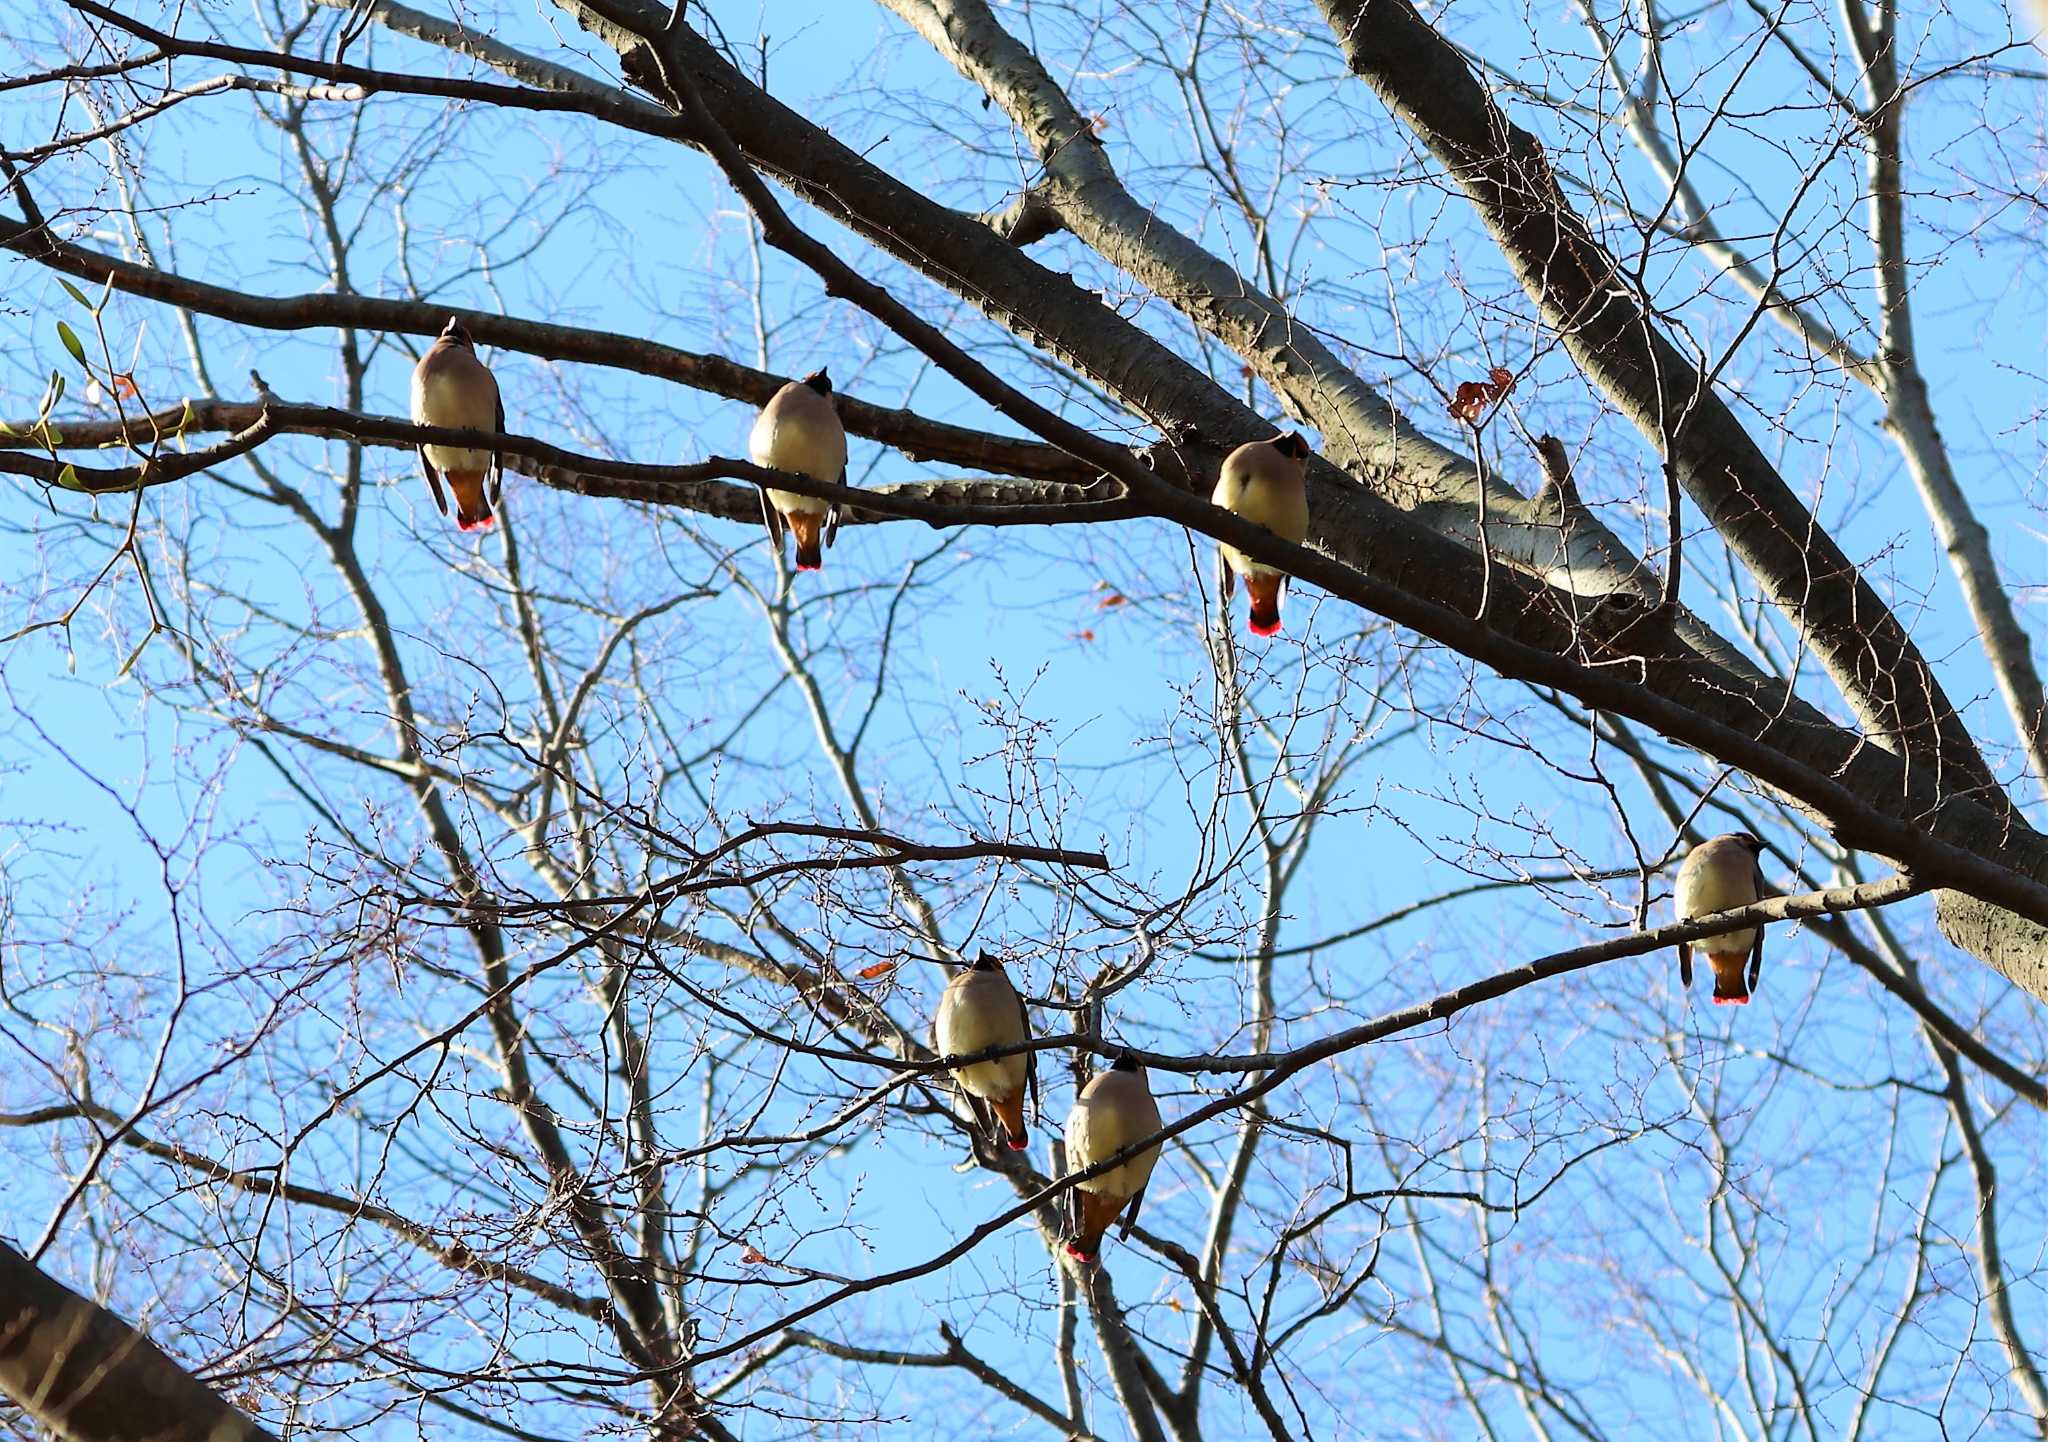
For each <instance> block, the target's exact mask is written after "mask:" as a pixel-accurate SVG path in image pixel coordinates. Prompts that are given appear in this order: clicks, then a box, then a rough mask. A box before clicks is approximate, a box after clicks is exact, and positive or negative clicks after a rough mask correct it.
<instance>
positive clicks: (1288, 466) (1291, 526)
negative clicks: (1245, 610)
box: [1209, 431, 1308, 636]
mask: <svg viewBox="0 0 2048 1442" xmlns="http://www.w3.org/2000/svg"><path fill="white" fill-rule="evenodd" d="M1307 460H1308V442H1307V441H1306V440H1304V439H1302V435H1301V432H1300V431H1289V432H1287V433H1286V434H1285V435H1279V436H1275V437H1273V439H1271V440H1270V441H1247V442H1245V443H1244V444H1243V445H1241V446H1239V447H1238V448H1237V449H1236V450H1234V451H1232V452H1231V453H1230V454H1229V455H1228V456H1225V457H1224V458H1223V471H1222V474H1220V475H1219V476H1217V478H1216V489H1215V491H1214V492H1213V493H1212V494H1211V495H1210V497H1209V500H1210V503H1211V504H1212V505H1218V506H1221V507H1222V508H1223V509H1224V510H1226V511H1229V512H1230V513H1231V514H1232V515H1234V516H1242V517H1244V518H1245V519H1246V520H1247V521H1256V522H1258V524H1260V525H1262V526H1264V527H1265V528H1266V529H1267V530H1269V531H1271V532H1272V533H1273V534H1274V535H1276V536H1278V537H1280V538H1281V539H1282V540H1284V541H1292V542H1293V543H1294V544H1295V545H1297V546H1298V545H1300V544H1301V543H1302V542H1303V541H1304V540H1306V539H1307V538H1308V487H1307V484H1306V483H1305V482H1304V480H1303V478H1302V471H1303V463H1304V462H1306V461H1307ZM1219 549H1220V550H1221V551H1222V552H1223V566H1224V571H1223V595H1224V599H1225V600H1226V601H1227V600H1229V598H1230V581H1231V578H1232V577H1233V576H1242V577H1243V578H1244V589H1245V594H1246V595H1248V596H1249V597H1250V598H1251V628H1252V634H1253V635H1254V636H1272V635H1275V634H1277V633H1278V632H1279V630H1280V597H1281V595H1282V593H1283V592H1285V591H1286V589H1287V573H1286V572H1285V571H1280V570H1276V569H1275V568H1274V567H1272V566H1269V565H1267V564H1266V563H1265V562H1263V561H1254V560H1253V559H1252V558H1251V557H1250V556H1247V555H1246V554H1245V553H1244V552H1242V551H1240V550H1238V549H1237V547H1235V546H1231V545H1224V546H1221V547H1220V548H1219Z"/></svg>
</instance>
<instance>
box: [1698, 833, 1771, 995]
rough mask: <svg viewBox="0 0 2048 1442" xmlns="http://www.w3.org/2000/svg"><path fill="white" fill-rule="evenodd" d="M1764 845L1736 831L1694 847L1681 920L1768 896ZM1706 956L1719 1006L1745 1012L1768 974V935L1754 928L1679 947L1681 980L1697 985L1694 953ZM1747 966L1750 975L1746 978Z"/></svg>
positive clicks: (1744, 904) (1758, 927)
mask: <svg viewBox="0 0 2048 1442" xmlns="http://www.w3.org/2000/svg"><path fill="white" fill-rule="evenodd" d="M1763 850H1764V844H1763V842H1761V841H1759V840H1757V839H1756V837H1754V836H1752V835H1750V834H1749V833H1748V832H1747V831H1733V832H1730V833H1729V834H1728V835H1726V836H1716V837H1715V838H1714V839H1713V840H1712V841H1703V842H1701V843H1700V844H1699V845H1698V846H1695V847H1694V848H1693V849H1692V850H1691V851H1690V852H1689V853H1687V855H1686V858H1685V863H1684V864H1683V865H1682V866H1680V867H1679V868H1678V886H1677V892H1678V919H1679V920H1680V921H1691V920H1692V919H1694V918H1695V917H1700V916H1712V915H1713V914H1714V913H1715V912H1717V911H1727V910H1730V909H1731V908H1733V907H1737V906H1748V905H1749V904H1750V903H1751V902H1754V901H1760V900H1762V899H1763V896H1764V873H1763V868H1762V867H1761V866H1760V865H1759V860H1760V858H1761V857H1762V856H1763ZM1695 946H1697V947H1698V948H1699V949H1700V950H1701V951H1704V952H1705V953H1706V954H1707V961H1708V963H1709V964H1710V965H1711V966H1712V967H1713V968H1714V1005H1716V1006H1745V1005H1747V1004H1748V1002H1749V993H1750V989H1751V988H1752V987H1754V986H1755V985H1756V983H1757V978H1758V977H1759V976H1761V975H1762V974H1763V969H1764V929H1763V928H1762V927H1761V926H1752V927H1748V928H1745V929H1744V930H1742V931H1731V932H1728V933H1727V934H1726V935H1723V936H1703V937H1701V938H1700V939H1699V940H1698V941H1690V942H1688V941H1681V942H1679V943H1678V979H1679V981H1680V982H1681V983H1683V984H1684V985H1685V986H1687V987H1690V986H1691V985H1692V949H1693V948H1694V947H1695ZM1745 962H1747V963H1748V966H1749V975H1748V977H1747V978H1746V979H1745V978H1744V976H1743V974H1742V969H1743V964H1744V963H1745Z"/></svg>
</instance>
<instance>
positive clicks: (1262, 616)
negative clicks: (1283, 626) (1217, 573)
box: [1244, 575, 1287, 636]
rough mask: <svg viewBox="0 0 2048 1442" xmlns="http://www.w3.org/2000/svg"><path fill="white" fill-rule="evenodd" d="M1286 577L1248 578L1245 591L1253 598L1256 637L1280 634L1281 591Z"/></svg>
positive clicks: (1245, 580) (1252, 618)
mask: <svg viewBox="0 0 2048 1442" xmlns="http://www.w3.org/2000/svg"><path fill="white" fill-rule="evenodd" d="M1286 583H1287V578H1286V577H1285V576H1271V575H1269V576H1246V577H1245V578H1244V590H1245V594H1246V595H1247V596H1250V597H1251V598H1252V615H1251V626H1252V634H1253V635H1254V636H1277V635H1279V634H1280V590H1281V588H1282V587H1283V586H1284V585H1286Z"/></svg>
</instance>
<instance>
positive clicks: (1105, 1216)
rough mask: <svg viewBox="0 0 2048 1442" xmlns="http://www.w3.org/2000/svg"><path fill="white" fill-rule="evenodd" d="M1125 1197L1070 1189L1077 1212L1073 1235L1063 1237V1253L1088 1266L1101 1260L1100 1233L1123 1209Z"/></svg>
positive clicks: (1107, 1228)
mask: <svg viewBox="0 0 2048 1442" xmlns="http://www.w3.org/2000/svg"><path fill="white" fill-rule="evenodd" d="M1129 1201H1130V1198H1129V1197H1115V1196H1109V1195H1106V1194H1105V1193H1102V1192H1084V1191H1081V1190H1079V1189H1078V1188H1077V1189H1076V1190H1075V1192H1074V1202H1075V1207H1076V1210H1077V1211H1078V1212H1079V1214H1080V1216H1079V1220H1078V1224H1077V1225H1076V1226H1075V1228H1074V1235H1073V1236H1071V1237H1069V1238H1068V1239H1067V1255H1068V1256H1070V1257H1072V1258H1073V1259H1074V1260H1075V1261H1077V1262H1080V1263H1082V1264H1083V1265H1087V1266H1092V1265H1094V1264H1095V1263H1096V1262H1099V1261H1101V1260H1102V1234H1103V1233H1104V1232H1106V1231H1108V1230H1109V1228H1110V1224H1111V1223H1112V1222H1114V1221H1115V1220H1116V1218H1117V1213H1119V1212H1121V1211H1122V1210H1123V1209H1124V1205H1125V1203H1127V1202H1129Z"/></svg>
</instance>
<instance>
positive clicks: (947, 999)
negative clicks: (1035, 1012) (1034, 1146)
mask: <svg viewBox="0 0 2048 1442" xmlns="http://www.w3.org/2000/svg"><path fill="white" fill-rule="evenodd" d="M1029 1040H1031V1015H1030V1013H1029V1012H1028V1011H1027V1010H1026V1009H1025V1006H1024V998H1023V997H1022V996H1020V995H1019V994H1018V992H1017V988H1016V987H1015V986H1013V985H1011V984H1010V977H1009V973H1008V972H1006V971H1004V970H1003V963H1002V961H1001V960H1000V959H999V958H997V957H993V956H990V955H989V954H988V953H987V952H983V953H982V954H981V955H980V956H978V957H976V958H975V959H974V960H973V961H972V962H970V963H969V964H968V965H967V966H966V967H964V968H963V969H962V970H961V971H960V972H958V973H957V974H956V975H955V976H954V977H953V979H952V980H951V981H949V982H947V983H946V990H945V991H944V992H943V993H942V994H941V995H940V997H939V1012H938V1015H937V1017H935V1018H934V1019H933V1021H932V1050H933V1051H936V1052H937V1053H938V1054H939V1055H940V1056H969V1055H972V1054H973V1053H975V1052H978V1051H986V1050H988V1049H989V1048H990V1047H999V1046H1016V1045H1018V1044H1019V1043H1021V1042H1027V1041H1029ZM1037 1062H1038V1054H1037V1053H1036V1052H1019V1053H1016V1054H1014V1055H1011V1056H1003V1057H996V1058H995V1059H993V1060H991V1061H978V1062H972V1063H970V1064H968V1065H967V1066H962V1067H955V1068H954V1069H953V1080H954V1081H956V1082H958V1083H959V1084H960V1090H961V1091H963V1092H965V1093H966V1094H967V1103H968V1105H969V1106H970V1107H972V1108H973V1109H974V1116H975V1119H976V1120H977V1121H978V1122H980V1123H981V1128H982V1131H983V1132H984V1133H985V1134H987V1135H989V1136H991V1137H993V1136H994V1135H995V1134H996V1133H997V1132H998V1131H1000V1132H1001V1134H1002V1137H1003V1140H1004V1141H1006V1142H1008V1143H1009V1146H1010V1150H1011V1151H1013V1152H1021V1151H1023V1150H1024V1148H1025V1147H1026V1146H1028V1145H1029V1142H1028V1140H1027V1139H1026V1136H1025V1132H1024V1094H1025V1093H1026V1092H1027V1091H1029V1092H1030V1094H1031V1100H1032V1103H1033V1105H1034V1106H1036V1104H1037V1101H1038V1066H1037Z"/></svg>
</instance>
